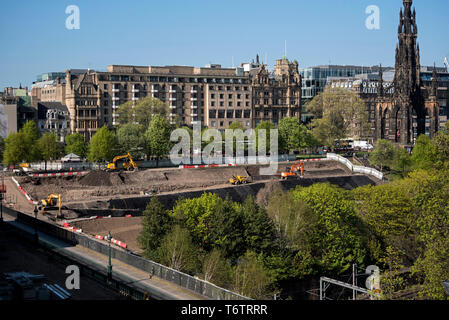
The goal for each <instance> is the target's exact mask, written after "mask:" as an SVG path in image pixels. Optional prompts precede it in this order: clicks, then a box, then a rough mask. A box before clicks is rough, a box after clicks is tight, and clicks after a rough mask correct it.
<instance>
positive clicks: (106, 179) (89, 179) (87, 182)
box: [79, 171, 113, 187]
mask: <svg viewBox="0 0 449 320" xmlns="http://www.w3.org/2000/svg"><path fill="white" fill-rule="evenodd" d="M79 182H80V184H81V185H83V186H93V187H101V186H106V187H110V186H112V185H113V184H112V182H111V174H110V173H108V172H105V171H91V172H89V173H88V174H87V175H85V176H84V177H82V178H81V179H80V181H79Z"/></svg>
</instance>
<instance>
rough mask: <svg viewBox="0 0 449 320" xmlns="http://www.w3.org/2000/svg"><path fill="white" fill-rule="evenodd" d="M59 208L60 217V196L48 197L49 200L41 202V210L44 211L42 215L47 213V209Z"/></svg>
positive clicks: (52, 195)
mask: <svg viewBox="0 0 449 320" xmlns="http://www.w3.org/2000/svg"><path fill="white" fill-rule="evenodd" d="M56 206H58V208H59V216H60V215H61V209H62V201H61V195H60V194H51V195H49V196H48V197H47V199H42V200H41V201H39V209H40V210H42V214H44V213H45V209H47V208H54V207H56Z"/></svg>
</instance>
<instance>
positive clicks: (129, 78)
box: [99, 75, 249, 84]
mask: <svg viewBox="0 0 449 320" xmlns="http://www.w3.org/2000/svg"><path fill="white" fill-rule="evenodd" d="M99 79H100V81H123V82H125V81H126V82H127V81H132V82H144V81H145V82H175V83H176V82H180V83H225V84H226V83H239V84H244V83H248V82H249V80H248V79H242V78H179V77H164V76H130V75H100V76H99Z"/></svg>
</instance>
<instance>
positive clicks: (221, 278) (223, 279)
mask: <svg viewBox="0 0 449 320" xmlns="http://www.w3.org/2000/svg"><path fill="white" fill-rule="evenodd" d="M203 275H204V280H206V281H208V282H212V283H214V284H215V285H217V286H228V285H229V283H230V281H231V264H230V263H229V261H227V260H226V258H225V254H224V253H223V252H222V251H220V250H219V249H213V250H212V251H211V252H210V253H209V254H208V255H207V256H206V257H205V259H204V261H203Z"/></svg>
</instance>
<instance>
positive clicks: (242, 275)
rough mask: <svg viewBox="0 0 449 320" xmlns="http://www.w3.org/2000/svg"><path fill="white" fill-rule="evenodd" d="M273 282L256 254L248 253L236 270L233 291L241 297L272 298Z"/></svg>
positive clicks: (239, 262) (241, 259)
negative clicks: (271, 287) (271, 288)
mask: <svg viewBox="0 0 449 320" xmlns="http://www.w3.org/2000/svg"><path fill="white" fill-rule="evenodd" d="M271 284H272V280H271V279H270V277H269V273H268V272H267V271H266V270H265V268H264V265H263V263H262V261H260V259H259V258H258V256H257V254H256V253H255V252H251V251H248V252H247V253H246V254H245V255H244V256H242V257H241V258H240V259H239V261H238V263H237V266H236V267H235V269H234V281H233V290H234V291H235V292H238V293H239V294H241V295H244V296H247V297H250V298H253V299H257V300H261V299H267V298H268V297H269V296H271V293H272V292H271V290H270V286H271Z"/></svg>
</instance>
